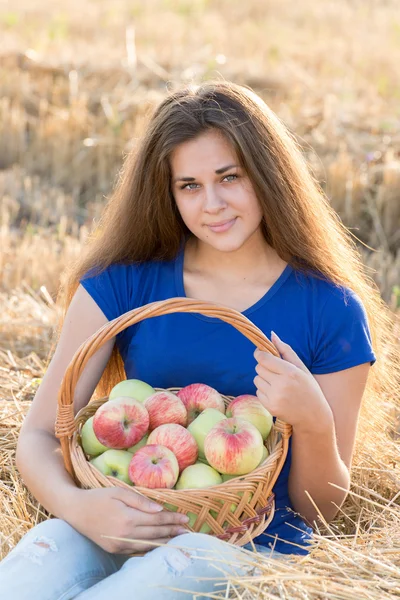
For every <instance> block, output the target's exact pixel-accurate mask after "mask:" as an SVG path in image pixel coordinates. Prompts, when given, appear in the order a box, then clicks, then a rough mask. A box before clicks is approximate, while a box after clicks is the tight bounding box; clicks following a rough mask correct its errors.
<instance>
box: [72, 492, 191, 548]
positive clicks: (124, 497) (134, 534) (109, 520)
mask: <svg viewBox="0 0 400 600" xmlns="http://www.w3.org/2000/svg"><path fill="white" fill-rule="evenodd" d="M74 498H76V500H75V501H74V502H73V503H72V504H71V507H70V510H69V512H68V515H67V519H66V520H68V522H69V523H70V525H72V527H74V528H75V529H76V530H77V531H79V532H80V533H82V534H83V535H85V536H86V537H88V538H89V539H91V540H92V541H93V542H95V543H96V544H97V545H98V546H100V547H101V548H103V550H105V551H106V552H111V553H114V554H133V553H134V552H138V553H139V552H148V551H149V550H154V548H156V547H157V546H155V545H153V544H150V543H146V541H152V542H156V543H157V544H166V543H167V542H168V541H170V540H171V538H173V537H175V536H176V535H179V534H181V533H187V532H188V530H187V529H185V528H184V525H186V524H187V522H188V521H189V519H188V517H186V516H185V515H182V514H180V513H176V512H169V511H167V510H160V508H161V507H160V505H159V504H157V503H156V502H153V501H152V500H150V499H149V498H146V497H144V496H142V495H140V494H138V493H136V492H135V491H134V490H132V491H130V490H125V489H123V488H118V487H109V488H95V489H90V490H85V489H80V488H77V494H76V496H74ZM102 535H107V536H113V537H118V538H131V539H136V540H144V542H141V541H140V542H129V541H123V540H114V539H108V538H104V537H102Z"/></svg>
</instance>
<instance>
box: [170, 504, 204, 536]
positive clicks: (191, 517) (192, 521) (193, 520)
mask: <svg viewBox="0 0 400 600" xmlns="http://www.w3.org/2000/svg"><path fill="white" fill-rule="evenodd" d="M164 507H165V508H166V509H168V510H171V511H172V512H176V511H177V510H178V507H177V506H174V505H173V504H169V503H168V502H166V503H165V504H164ZM186 514H187V516H188V517H189V522H188V525H190V527H191V528H192V529H194V526H195V523H196V519H197V515H196V513H193V512H188V513H186ZM210 531H211V527H210V526H209V525H207V523H203V525H202V526H201V527H200V529H199V532H200V533H209V532H210Z"/></svg>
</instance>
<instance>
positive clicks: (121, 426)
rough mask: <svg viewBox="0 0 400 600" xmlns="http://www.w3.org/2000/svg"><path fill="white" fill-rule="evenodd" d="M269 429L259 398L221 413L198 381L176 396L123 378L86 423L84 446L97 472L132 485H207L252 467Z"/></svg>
mask: <svg viewBox="0 0 400 600" xmlns="http://www.w3.org/2000/svg"><path fill="white" fill-rule="evenodd" d="M272 424H273V418H272V415H271V414H270V413H269V412H268V411H267V410H266V409H265V408H264V407H263V405H262V404H261V402H260V401H259V400H258V398H257V397H256V396H251V395H242V396H238V397H237V398H235V399H234V400H232V402H231V403H230V404H229V406H228V408H227V409H226V411H225V403H224V400H223V398H222V396H221V395H220V394H219V393H218V392H217V390H215V389H213V388H212V387H210V386H208V385H205V384H202V383H193V384H191V385H188V386H186V387H184V388H182V389H180V390H179V392H177V393H176V394H174V393H172V392H170V391H167V390H162V391H156V390H155V389H154V388H152V387H151V386H150V385H148V384H147V383H145V382H144V381H140V380H138V379H128V380H125V381H121V382H120V383H118V384H117V385H116V386H115V387H114V388H113V389H112V391H111V393H110V395H109V398H108V400H107V401H106V402H104V403H103V404H102V405H101V406H100V407H99V408H98V409H97V411H96V413H95V414H94V415H93V416H92V417H90V418H89V419H88V420H87V421H86V422H85V424H84V425H83V427H82V430H81V443H82V448H83V450H84V452H85V453H86V455H87V457H88V458H89V460H90V463H91V464H92V465H93V466H94V467H95V468H96V469H98V470H99V471H100V472H101V473H103V474H104V475H107V476H110V475H111V476H113V477H117V478H118V479H120V480H121V481H124V482H125V483H127V484H129V485H136V486H142V487H147V488H170V489H172V488H174V489H177V490H182V489H189V488H191V489H193V488H204V487H209V486H212V485H217V484H219V483H222V482H224V481H227V480H228V479H231V478H233V477H237V476H239V475H244V474H246V473H250V472H251V471H253V470H254V469H256V468H257V467H258V466H259V465H260V464H261V463H262V462H263V461H264V460H265V459H266V458H267V456H268V451H267V449H266V447H265V445H264V442H265V440H266V438H267V436H268V435H269V433H270V430H271V428H272ZM169 508H170V509H172V510H176V507H173V506H170V507H169Z"/></svg>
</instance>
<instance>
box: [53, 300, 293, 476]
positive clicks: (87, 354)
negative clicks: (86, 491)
mask: <svg viewBox="0 0 400 600" xmlns="http://www.w3.org/2000/svg"><path fill="white" fill-rule="evenodd" d="M177 312H184V313H200V314H202V315H204V316H209V317H216V318H218V319H221V321H225V322H226V323H229V324H230V325H233V327H235V329H237V330H238V331H240V332H241V333H242V334H243V335H244V336H245V337H247V338H248V339H249V340H250V341H251V342H253V344H254V345H255V346H256V347H257V348H258V349H259V350H263V351H266V352H270V353H271V354H273V355H274V356H280V355H279V352H278V351H277V349H276V348H275V346H274V344H273V343H272V342H270V340H269V339H268V338H267V337H266V336H265V334H264V333H263V332H262V331H261V329H259V328H258V327H257V326H256V325H254V323H252V322H251V321H250V319H248V318H247V317H245V316H244V315H243V314H242V313H240V312H238V311H237V310H235V309H233V308H229V307H227V306H223V305H220V304H215V303H214V302H209V301H200V300H195V299H193V298H169V299H167V300H160V301H157V302H151V303H150V304H146V305H144V306H141V307H139V308H136V309H133V310H131V311H129V312H126V313H124V314H123V315H121V316H119V317H117V318H116V319H113V320H112V321H110V322H108V323H106V324H105V325H103V327H101V328H100V329H99V330H98V331H96V332H95V333H94V334H93V335H91V336H90V337H89V338H88V339H87V340H85V341H84V342H83V344H82V345H81V346H80V347H79V348H78V350H77V351H76V352H75V354H74V356H73V358H72V360H71V362H70V364H69V365H68V367H67V370H66V372H65V375H64V378H63V380H62V382H61V386H60V389H59V392H58V406H57V418H56V423H55V435H56V437H57V438H59V439H60V443H61V449H62V453H63V457H64V464H65V467H66V469H67V471H68V472H69V473H70V475H71V476H72V477H73V478H74V480H75V481H77V479H76V477H75V473H74V469H73V465H72V460H71V449H70V440H71V436H72V434H73V433H74V431H75V428H76V425H75V420H74V407H73V399H74V394H75V388H76V385H77V382H78V380H79V377H80V376H81V374H82V372H83V370H84V368H85V366H86V364H87V362H88V360H89V359H90V358H91V357H92V356H93V354H95V352H97V350H98V349H99V348H101V346H103V344H105V343H106V342H107V341H108V340H109V339H111V338H113V337H114V336H116V335H117V334H118V333H120V332H121V331H123V330H124V329H126V328H127V327H130V326H131V325H134V324H135V323H139V322H140V321H143V320H144V319H149V318H152V317H159V316H162V315H167V314H172V313H177ZM275 427H276V428H277V429H278V430H279V431H280V432H281V433H282V438H283V443H284V453H283V454H284V456H286V452H287V447H288V440H289V437H290V435H291V429H292V428H291V426H290V425H288V424H286V423H284V422H283V421H281V420H280V419H276V422H275ZM77 483H78V482H77Z"/></svg>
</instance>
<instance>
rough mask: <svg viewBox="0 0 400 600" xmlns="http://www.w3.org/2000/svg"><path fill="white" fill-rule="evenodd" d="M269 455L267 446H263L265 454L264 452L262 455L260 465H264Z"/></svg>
mask: <svg viewBox="0 0 400 600" xmlns="http://www.w3.org/2000/svg"><path fill="white" fill-rule="evenodd" d="M268 456H269V452H268V450H267V449H266V447H265V446H263V454H262V457H261V460H260V464H259V465H258V466H260V465H262V464H263V462H264V460H265V459H266V458H268Z"/></svg>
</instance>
